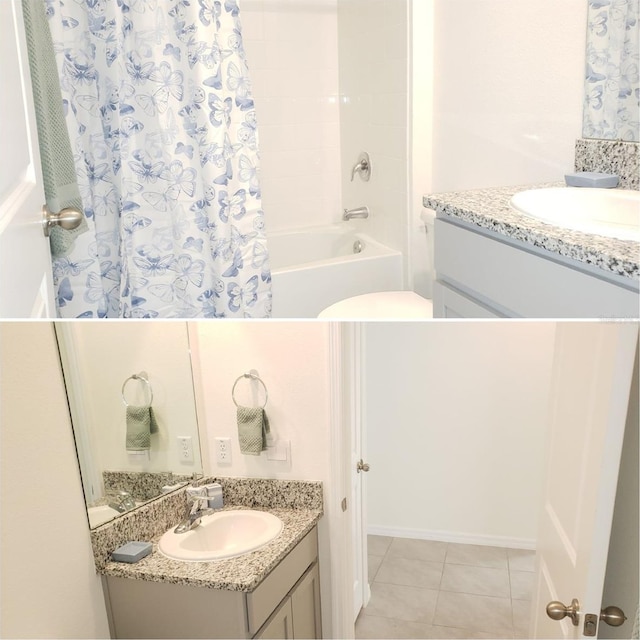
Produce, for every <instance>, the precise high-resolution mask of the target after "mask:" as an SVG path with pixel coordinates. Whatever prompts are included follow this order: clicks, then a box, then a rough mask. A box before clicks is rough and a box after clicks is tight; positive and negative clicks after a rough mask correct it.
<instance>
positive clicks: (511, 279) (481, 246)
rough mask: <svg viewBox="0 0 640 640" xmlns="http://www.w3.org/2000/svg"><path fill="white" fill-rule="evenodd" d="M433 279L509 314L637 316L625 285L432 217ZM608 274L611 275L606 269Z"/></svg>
mask: <svg viewBox="0 0 640 640" xmlns="http://www.w3.org/2000/svg"><path fill="white" fill-rule="evenodd" d="M435 238H436V242H435V245H436V250H435V261H436V274H437V279H438V281H440V282H442V283H443V284H445V285H448V286H450V287H453V288H454V289H456V290H458V291H459V292H461V293H463V294H465V295H467V296H469V297H471V298H474V299H476V300H477V301H478V302H480V303H481V304H482V305H485V306H488V307H490V308H494V309H496V310H497V311H498V312H499V313H500V314H504V315H507V316H510V317H518V316H520V317H526V318H540V317H542V318H547V317H553V318H607V317H618V318H637V317H638V302H639V300H640V297H639V295H638V292H637V291H634V290H632V287H633V286H634V283H633V282H631V281H630V283H629V287H630V288H626V287H625V286H622V284H620V285H618V284H615V283H613V282H610V281H608V280H606V279H603V278H605V277H606V276H605V275H603V276H602V277H600V276H599V275H598V274H597V273H595V269H592V270H593V272H594V273H591V270H589V269H590V268H589V267H588V265H585V271H582V270H581V269H580V267H579V264H576V266H573V264H571V265H570V264H564V263H563V262H561V260H562V259H561V258H559V257H558V260H560V261H556V260H555V259H554V257H553V255H552V254H549V256H546V255H539V254H538V253H535V252H533V251H532V250H530V249H528V248H527V247H526V246H525V245H522V246H520V245H518V246H514V245H512V244H509V243H507V242H503V241H501V240H499V239H494V238H492V237H488V236H486V235H484V234H482V233H478V232H476V231H473V230H471V229H467V228H464V227H460V226H458V225H457V224H454V223H451V222H448V221H446V220H442V219H437V220H436V228H435ZM612 276H613V274H612Z"/></svg>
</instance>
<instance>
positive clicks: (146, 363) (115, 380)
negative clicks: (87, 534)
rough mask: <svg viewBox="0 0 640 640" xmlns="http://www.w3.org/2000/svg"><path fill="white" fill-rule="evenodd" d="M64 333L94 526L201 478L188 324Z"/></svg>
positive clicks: (87, 326)
mask: <svg viewBox="0 0 640 640" xmlns="http://www.w3.org/2000/svg"><path fill="white" fill-rule="evenodd" d="M55 329H56V336H57V340H58V345H59V351H60V359H61V363H62V370H63V373H64V379H65V386H66V389H67V397H68V399H69V408H70V413H71V421H72V425H73V431H74V437H75V441H76V450H77V453H78V461H79V464H80V473H81V476H82V486H83V490H84V495H85V502H86V505H87V515H88V517H89V525H90V527H92V528H94V527H96V526H99V525H100V524H103V523H104V522H107V521H108V520H111V519H113V518H114V517H118V516H119V515H120V514H121V513H126V512H127V511H129V510H130V509H132V508H135V507H137V506H139V505H140V504H143V503H144V502H146V501H148V500H150V499H153V498H155V497H157V496H158V495H161V494H162V493H167V492H169V491H172V490H175V489H177V488H179V487H180V486H183V485H184V483H185V482H186V481H188V480H190V479H191V478H192V477H193V475H194V474H196V475H201V474H202V461H201V455H200V441H199V437H198V424H197V417H196V406H195V396H194V387H193V373H192V367H191V356H190V349H189V333H188V327H187V324H186V323H185V322H145V321H137V322H114V323H92V322H88V323H85V322H73V323H66V322H56V323H55ZM133 376H135V377H133ZM149 403H150V406H151V412H152V415H153V419H154V421H155V425H154V426H155V427H156V428H155V429H154V426H152V423H151V420H150V416H151V413H149V411H148V410H147V409H146V407H148V406H149ZM126 405H129V406H130V407H141V408H143V411H142V412H140V411H139V410H138V409H130V410H129V411H128V409H127V406H126ZM140 415H142V417H140ZM145 430H146V432H145Z"/></svg>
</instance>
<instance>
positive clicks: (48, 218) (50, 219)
mask: <svg viewBox="0 0 640 640" xmlns="http://www.w3.org/2000/svg"><path fill="white" fill-rule="evenodd" d="M83 217H84V214H83V213H82V211H78V209H72V208H67V209H62V211H58V213H52V212H51V211H49V208H48V207H47V205H46V204H45V205H43V207H42V230H43V231H44V235H45V236H47V238H48V237H49V234H50V233H51V227H56V226H57V227H62V228H63V229H65V230H66V231H71V229H76V228H77V227H79V226H80V224H81V223H82V218H83Z"/></svg>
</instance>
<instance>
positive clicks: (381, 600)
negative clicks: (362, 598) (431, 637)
mask: <svg viewBox="0 0 640 640" xmlns="http://www.w3.org/2000/svg"><path fill="white" fill-rule="evenodd" d="M437 597H438V592H437V591H436V590H435V589H420V588H417V587H406V586H402V585H396V584H387V583H384V582H374V583H373V584H372V585H371V600H369V604H368V606H367V608H366V615H370V616H382V617H384V618H397V619H398V620H405V621H406V622H419V623H422V624H431V623H432V621H433V612H434V611H435V606H436V599H437Z"/></svg>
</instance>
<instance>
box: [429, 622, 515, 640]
mask: <svg viewBox="0 0 640 640" xmlns="http://www.w3.org/2000/svg"><path fill="white" fill-rule="evenodd" d="M429 633H430V634H431V635H430V636H429V638H439V639H441V640H445V639H448V638H460V639H462V640H471V639H474V640H475V639H476V638H478V639H480V638H488V639H492V640H497V639H498V638H500V639H503V638H504V639H507V640H513V634H512V633H503V634H496V633H490V632H488V631H474V630H473V629H460V628H456V627H439V626H435V625H434V626H432V627H431V629H430V631H429Z"/></svg>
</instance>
